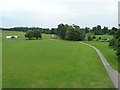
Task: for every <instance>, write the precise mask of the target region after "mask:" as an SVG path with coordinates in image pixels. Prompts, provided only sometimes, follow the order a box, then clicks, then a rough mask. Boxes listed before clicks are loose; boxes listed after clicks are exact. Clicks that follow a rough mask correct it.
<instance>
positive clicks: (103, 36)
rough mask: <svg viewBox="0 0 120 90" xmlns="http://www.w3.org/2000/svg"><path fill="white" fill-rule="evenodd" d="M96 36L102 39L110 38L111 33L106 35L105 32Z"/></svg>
mask: <svg viewBox="0 0 120 90" xmlns="http://www.w3.org/2000/svg"><path fill="white" fill-rule="evenodd" d="M95 36H96V38H99V37H101V38H102V39H112V38H113V36H112V35H108V34H105V35H95Z"/></svg>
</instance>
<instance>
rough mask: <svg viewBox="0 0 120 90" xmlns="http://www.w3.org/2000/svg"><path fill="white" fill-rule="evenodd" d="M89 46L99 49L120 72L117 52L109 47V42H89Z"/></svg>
mask: <svg viewBox="0 0 120 90" xmlns="http://www.w3.org/2000/svg"><path fill="white" fill-rule="evenodd" d="M86 43H88V44H91V45H93V46H95V47H97V48H98V49H99V50H100V51H101V52H102V54H103V55H104V56H105V58H106V59H107V61H108V63H109V64H110V65H111V66H112V67H113V68H114V69H115V70H117V71H119V72H120V65H119V64H118V61H117V56H116V54H115V53H116V51H114V50H113V48H111V47H109V46H108V44H109V43H108V42H99V41H88V42H86Z"/></svg>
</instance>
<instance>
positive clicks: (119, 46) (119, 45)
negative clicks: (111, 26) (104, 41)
mask: <svg viewBox="0 0 120 90" xmlns="http://www.w3.org/2000/svg"><path fill="white" fill-rule="evenodd" d="M109 46H112V47H113V48H114V49H115V50H117V53H116V55H117V56H118V61H119V62H120V29H118V30H117V31H116V33H115V35H114V37H113V38H112V40H111V41H110V43H109Z"/></svg>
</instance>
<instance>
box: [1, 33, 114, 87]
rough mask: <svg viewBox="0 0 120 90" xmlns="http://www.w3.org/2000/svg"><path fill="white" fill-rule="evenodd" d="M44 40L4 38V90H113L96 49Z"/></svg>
mask: <svg viewBox="0 0 120 90" xmlns="http://www.w3.org/2000/svg"><path fill="white" fill-rule="evenodd" d="M43 37H45V39H44V38H43V39H42V40H25V39H3V46H2V48H3V52H2V56H3V78H2V79H3V88H46V87H47V88H77V87H78V88H114V85H113V83H112V81H111V79H110V78H109V76H108V74H107V72H106V70H105V68H104V66H103V64H102V62H101V60H100V58H99V57H98V55H97V53H96V51H95V50H93V49H92V48H90V47H88V46H86V45H83V44H80V43H78V42H69V41H62V40H51V39H47V37H48V38H49V36H47V35H43Z"/></svg>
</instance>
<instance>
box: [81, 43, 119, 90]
mask: <svg viewBox="0 0 120 90" xmlns="http://www.w3.org/2000/svg"><path fill="white" fill-rule="evenodd" d="M80 43H82V44H85V45H87V46H90V47H92V48H93V49H95V50H96V52H97V53H98V55H99V57H100V59H101V61H102V63H103V64H104V67H105V69H106V70H107V72H108V74H109V76H110V78H111V80H112V82H113V84H114V85H115V87H116V88H117V90H120V82H119V81H120V74H118V72H117V71H115V70H114V69H113V68H112V67H111V66H110V65H109V63H108V62H107V60H106V59H105V57H104V56H103V55H102V53H101V52H100V51H99V50H98V49H97V48H96V47H94V46H92V45H90V44H87V43H84V42H80ZM118 77H119V78H118ZM118 82H119V83H118Z"/></svg>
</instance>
